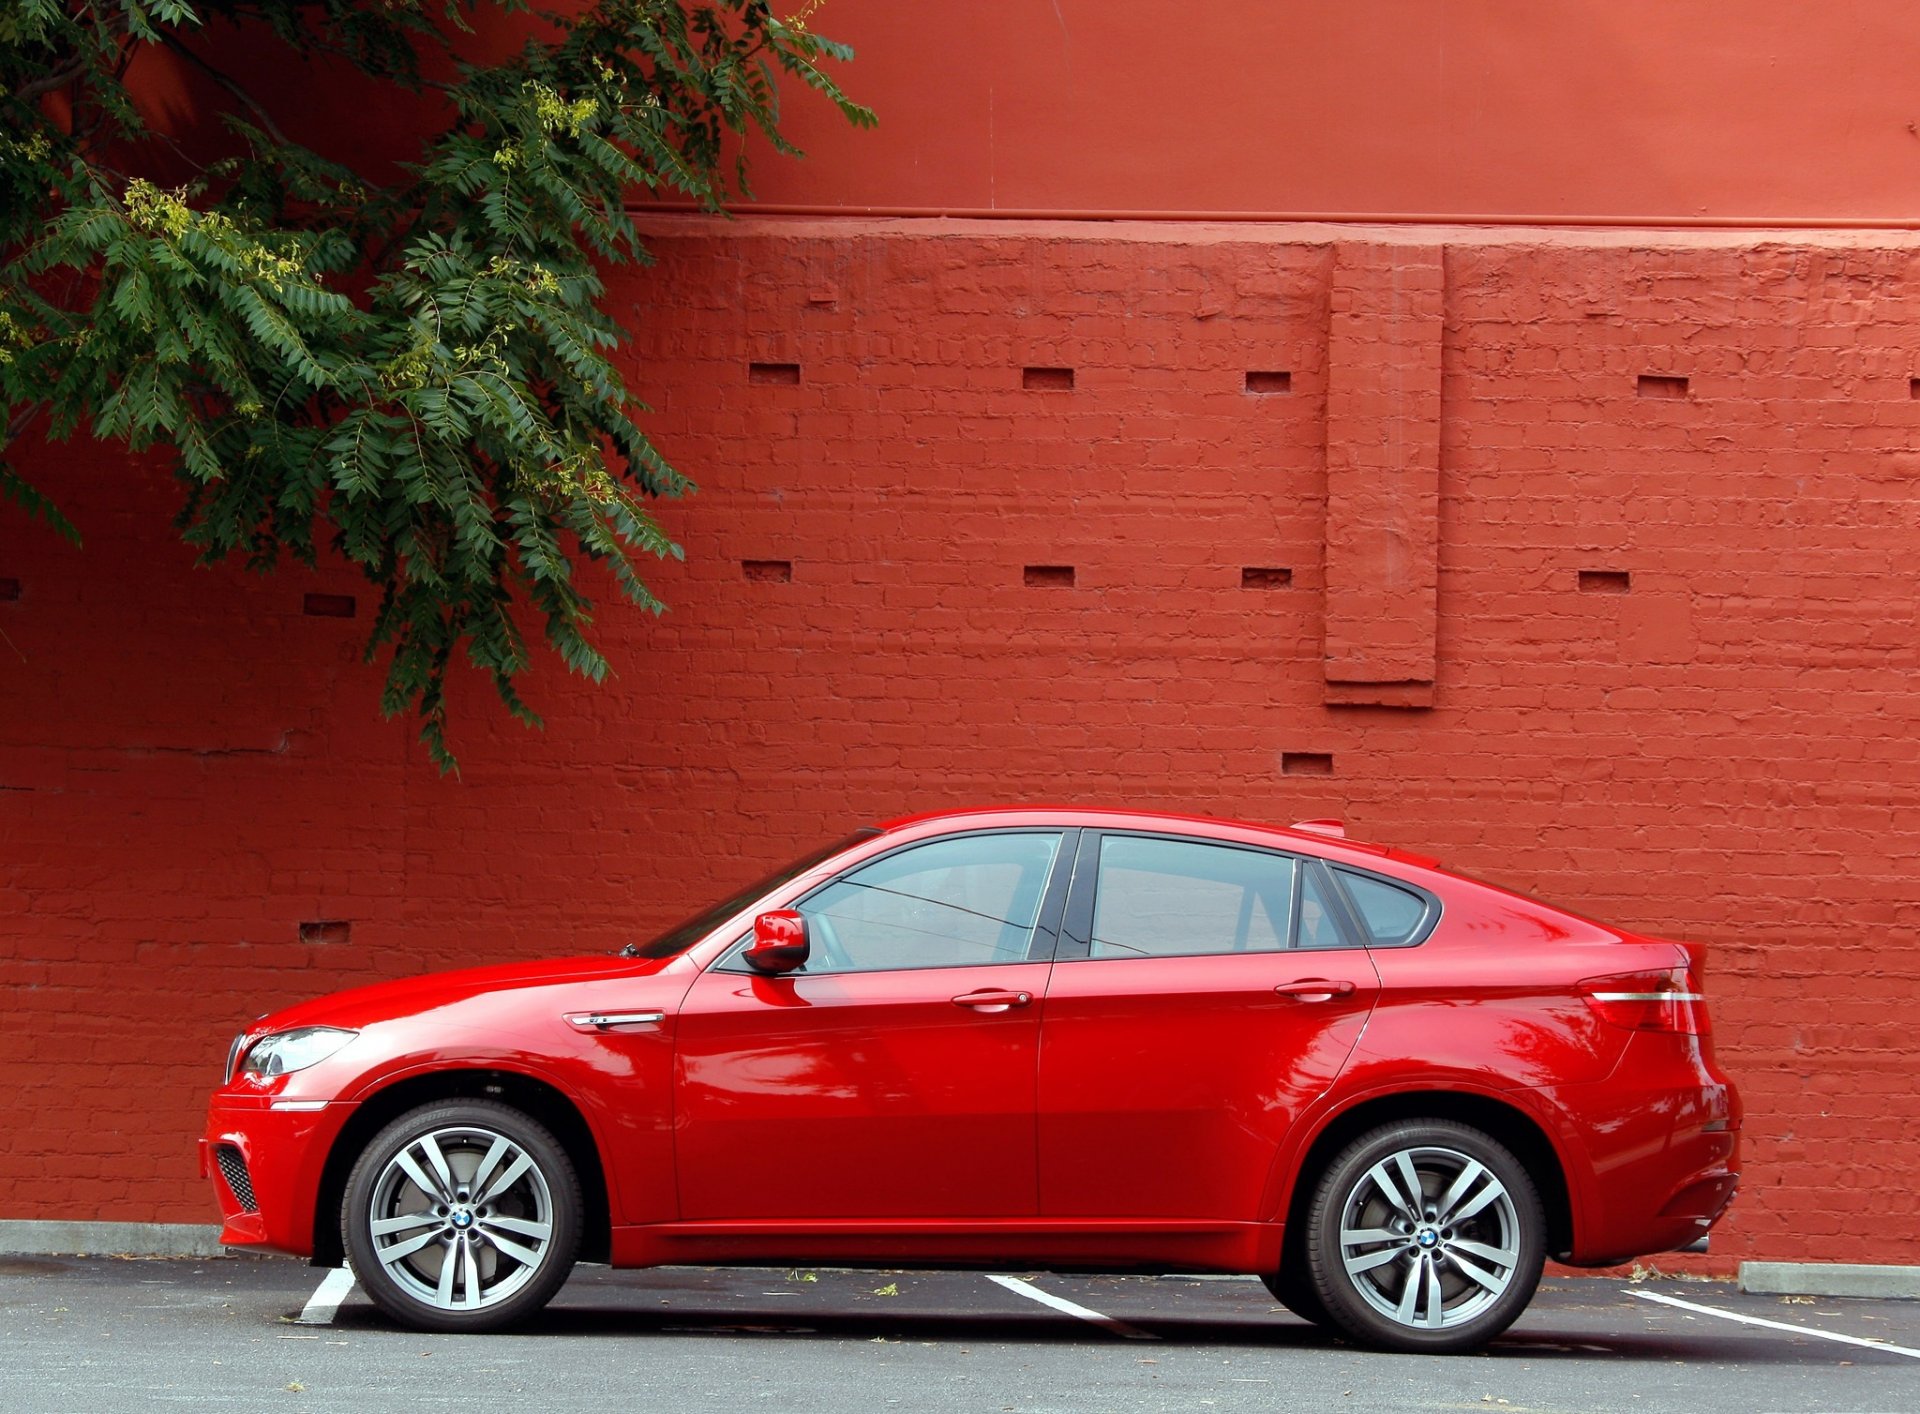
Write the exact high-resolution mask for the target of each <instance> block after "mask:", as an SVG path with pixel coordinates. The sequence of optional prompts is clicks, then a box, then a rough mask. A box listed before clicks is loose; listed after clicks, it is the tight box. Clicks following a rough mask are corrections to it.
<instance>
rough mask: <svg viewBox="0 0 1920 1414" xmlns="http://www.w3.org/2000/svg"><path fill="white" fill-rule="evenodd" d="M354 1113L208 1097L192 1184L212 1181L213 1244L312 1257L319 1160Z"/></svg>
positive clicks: (264, 1099)
mask: <svg viewBox="0 0 1920 1414" xmlns="http://www.w3.org/2000/svg"><path fill="white" fill-rule="evenodd" d="M294 1105H297V1106H299V1108H291V1107H290V1106H294ZM355 1108H357V1107H356V1106H355V1105H354V1104H352V1103H351V1102H347V1101H339V1100H331V1101H289V1100H286V1099H276V1098H273V1097H269V1096H265V1095H229V1094H225V1093H221V1094H216V1095H215V1096H214V1098H213V1104H212V1105H211V1106H210V1107H209V1109H208V1112H207V1127H206V1133H205V1134H204V1135H203V1136H202V1138H201V1140H200V1176H201V1177H202V1178H208V1179H211V1180H212V1182H213V1187H214V1193H215V1195H216V1196H217V1198H218V1199H219V1203H220V1218H221V1226H220V1241H221V1242H222V1243H224V1244H226V1245H227V1246H229V1247H249V1248H253V1249H255V1250H258V1251H264V1252H284V1253H287V1254H289V1255H291V1256H295V1257H309V1256H312V1255H313V1238H314V1222H315V1206H316V1204H317V1202H318V1199H319V1194H320V1180H321V1176H322V1174H323V1173H324V1172H325V1170H326V1163H327V1155H328V1154H329V1153H331V1152H332V1150H333V1144H334V1140H336V1139H337V1138H339V1136H340V1131H341V1129H342V1128H343V1127H345V1125H346V1123H347V1120H348V1119H349V1118H350V1117H351V1116H352V1113H353V1111H354V1110H355Z"/></svg>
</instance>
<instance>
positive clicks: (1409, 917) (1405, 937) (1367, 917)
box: [1334, 869, 1432, 948]
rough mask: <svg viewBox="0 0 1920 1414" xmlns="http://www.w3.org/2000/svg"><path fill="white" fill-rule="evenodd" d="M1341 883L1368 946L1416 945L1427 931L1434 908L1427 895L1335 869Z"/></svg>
mask: <svg viewBox="0 0 1920 1414" xmlns="http://www.w3.org/2000/svg"><path fill="white" fill-rule="evenodd" d="M1334 872H1335V873H1337V874H1338V875H1339V876H1340V883H1341V886H1342V887H1343V888H1345V889H1346V891H1347V897H1348V898H1349V899H1350V900H1352V902H1353V911H1354V912H1355V913H1356V914H1358V915H1359V917H1360V923H1361V926H1362V927H1364V928H1365V929H1366V931H1367V942H1368V944H1369V945H1371V946H1373V947H1377V948H1391V947H1397V946H1399V945H1400V944H1401V943H1410V942H1414V941H1416V940H1417V939H1418V938H1419V937H1420V936H1421V934H1422V933H1423V932H1424V931H1425V928H1426V924H1427V919H1428V916H1429V914H1430V912H1431V910H1432V905H1431V904H1429V903H1428V902H1427V897H1426V895H1425V894H1419V893H1415V892H1414V891H1413V890H1412V889H1408V888H1403V887H1401V886H1400V885H1399V884H1390V883H1388V882H1387V881H1386V880H1385V879H1382V878H1378V877H1376V876H1375V875H1372V874H1358V873H1355V872H1354V871H1353V870H1351V869H1336V870H1335V871H1334Z"/></svg>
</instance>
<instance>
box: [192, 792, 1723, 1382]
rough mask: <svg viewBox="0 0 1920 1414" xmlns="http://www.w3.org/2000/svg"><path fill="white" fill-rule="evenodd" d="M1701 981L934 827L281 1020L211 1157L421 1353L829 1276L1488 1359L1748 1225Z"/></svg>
mask: <svg viewBox="0 0 1920 1414" xmlns="http://www.w3.org/2000/svg"><path fill="white" fill-rule="evenodd" d="M1700 963H1701V958H1700V949H1699V948H1698V947H1697V946H1694V945H1690V944H1683V943H1675V942H1666V941H1662V940H1659V939H1655V938H1646V937H1639V936H1636V935H1634V934H1631V933H1625V932H1622V931H1620V930H1618V929H1614V928H1609V927H1606V926H1604V925H1602V924H1598V923H1593V922H1590V921H1588V920H1586V919H1583V918H1578V917H1575V916H1573V915H1570V914H1567V913H1563V912H1561V911H1560V910H1558V909H1554V908H1550V907H1548V906H1546V905H1545V904H1541V903H1538V902H1535V901H1534V900H1532V899H1528V898H1524V897H1521V896H1519V895H1516V894H1513V893H1509V892H1507V891H1505V890H1503V889H1499V888H1495V887H1493V886H1491V885H1488V884H1483V883H1478V882H1476V881H1474V880H1471V879H1467V878H1463V877H1461V876H1460V875H1457V874H1453V873H1449V872H1448V871H1446V870H1444V869H1442V868H1440V867H1439V866H1438V865H1437V864H1436V863H1435V862H1434V861H1432V860H1427V859H1422V858H1419V857H1417V856H1414V855H1409V854H1405V853H1402V852H1401V851H1399V850H1392V849H1383V848H1380V847H1378V846H1375V845H1367V844H1361V843H1359V842H1357V841H1353V840H1348V839H1346V838H1344V836H1343V834H1342V832H1341V830H1340V829H1339V827H1338V826H1337V825H1333V824H1331V823H1329V822H1311V823H1309V824H1306V825H1302V826H1296V827H1295V828H1293V829H1276V828H1271V827H1267V826H1261V825H1248V824H1234V823H1228V822H1225V821H1219V820H1203V819H1189V818H1183V817H1177V816H1168V815H1156V814H1146V813H1141V812H1137V811H1112V810H1039V809H1001V810H982V811H970V812H961V813H954V814H944V815H936V816H922V817H915V818H912V819H905V820H898V821H893V822H891V823H888V824H885V825H882V826H880V827H878V828H873V829H866V830H861V831H859V832H858V833H856V834H854V835H852V836H850V837H848V838H847V839H844V840H841V841H840V842H838V843H837V844H834V845H833V846H831V847H830V848H827V849H823V850H820V851H818V852H817V853H814V854H812V855H809V856H807V857H806V858H804V859H801V860H799V861H797V862H795V863H794V864H791V865H789V866H788V867H787V868H785V869H782V870H780V871H779V872H778V873H776V874H774V875H772V876H771V877H769V878H767V879H764V880H762V881H760V882H759V883H757V884H754V885H753V886H751V887H750V888H747V889H743V890H742V891H741V892H739V893H737V894H735V895H734V896H733V897H731V898H729V899H727V900H725V901H724V902H722V903H720V904H718V905H716V906H715V907H713V908H711V909H709V910H707V911H706V912H705V913H702V914H701V915H699V916H698V917H696V918H693V919H690V920H689V921H687V922H686V923H684V924H682V925H681V926H679V927H677V928H674V929H672V930H671V931H670V932H667V933H665V934H662V935H661V936H660V937H658V938H655V939H654V940H653V941H651V942H649V943H645V944H641V945H637V946H630V947H628V948H627V949H625V950H624V951H623V953H622V954H621V955H620V956H617V957H611V958H609V957H591V958H562V959H555V960H552V961H547V962H538V963H527V964H516V965H512V966H503V967H488V968H479V969H475V970H472V971H465V972H453V973H446V974H441V975H436V976H430V977H421V978H415V979H412V980H409V981H402V982H394V983H389V984H386V985H382V986H375V987H365V988H361V989H359V990H356V991H349V992H342V993H339V994H336V995H334V996H330V997H324V998H321V999H320V1000H317V1001H312V1002H307V1003H304V1004H302V1005H299V1006H295V1007H292V1008H289V1009H287V1010H285V1011H281V1012H277V1013H275V1014H273V1015H271V1016H267V1017H264V1018H262V1019H261V1020H260V1021H258V1022H256V1023H254V1024H253V1025H252V1026H250V1027H248V1028H247V1029H246V1031H244V1032H243V1033H242V1034H241V1035H240V1036H239V1037H238V1038H236V1039H235V1041H234V1043H233V1048H232V1051H231V1053H230V1054H229V1057H228V1061H227V1075H226V1080H225V1083H224V1084H222V1086H221V1087H220V1089H219V1090H218V1091H217V1092H216V1093H215V1095H214V1097H213V1103H212V1110H211V1113H210V1115H209V1117H208V1122H207V1132H206V1137H205V1139H204V1140H203V1141H202V1155H203V1163H204V1165H205V1167H206V1169H207V1171H208V1172H209V1174H216V1175H217V1176H218V1177H217V1181H216V1189H217V1192H218V1194H219V1200H220V1205H221V1208H222V1211H223V1214H224V1217H225V1228H224V1231H223V1233H222V1240H223V1241H225V1242H228V1243H231V1244H235V1245H241V1246H251V1247H258V1248H266V1249H271V1250H276V1251H281V1252H290V1253H295V1254H300V1255H310V1256H311V1257H312V1258H313V1260H314V1262H315V1263H316V1264H317V1265H336V1264H338V1263H340V1262H341V1261H342V1259H343V1258H345V1259H349V1260H350V1261H351V1263H352V1266H353V1269H354V1271H355V1273H356V1274H357V1276H358V1279H359V1281H360V1283H361V1284H362V1285H363V1286H364V1287H365V1288H366V1290H367V1292H368V1294H369V1295H370V1296H371V1297H372V1298H373V1300H374V1301H375V1302H376V1303H377V1304H378V1305H379V1306H380V1307H381V1308H382V1309H384V1310H385V1311H386V1312H387V1313H388V1314H390V1315H391V1316H392V1317H394V1318H395V1319H397V1320H399V1321H402V1322H404V1323H406V1324H409V1325H412V1326H417V1327H421V1328H426V1329H432V1330H443V1331H478V1330H490V1329H495V1328H498V1327H501V1326H505V1325H508V1324H509V1323H512V1322H514V1321H517V1320H520V1319H523V1318H525V1317H527V1316H528V1315H530V1314H532V1313H533V1312H534V1311H536V1310H538V1309H539V1308H540V1307H541V1306H542V1305H543V1304H544V1303H545V1302H546V1301H547V1300H548V1299H549V1298H550V1297H551V1296H552V1295H553V1294H554V1292H555V1291H556V1290H557V1289H558V1288H559V1286H560V1285H561V1283H562V1282H563V1281H565V1280H566V1277H567V1274H568V1272H569V1270H570V1269H571V1268H572V1266H573V1264H574V1262H575V1261H576V1260H588V1261H601V1262H611V1263H612V1264H613V1265H615V1266H622V1267H638V1266H652V1265H662V1264H669V1263H701V1264H718V1263H743V1264H745V1263H752V1264H765V1263H802V1262H805V1263H834V1264H841V1265H860V1264H874V1265H886V1266H914V1265H921V1266H948V1267H954V1266H958V1267H1012V1268H1016V1269H1021V1270H1031V1269H1050V1268H1051V1269H1061V1270H1069V1269H1070V1270H1078V1271H1112V1272H1151V1271H1212V1272H1241V1273H1251V1274H1256V1275H1258V1276H1260V1277H1262V1278H1263V1279H1264V1280H1265V1281H1266V1282H1267V1284H1268V1285H1269V1286H1270V1287H1271V1288H1272V1289H1273V1291H1274V1293H1275V1295H1276V1296H1277V1297H1278V1298H1279V1299H1280V1300H1281V1301H1283V1302H1284V1303H1285V1304H1286V1305H1287V1306H1288V1307H1289V1308H1291V1309H1292V1310H1294V1311H1295V1312H1297V1313H1299V1314H1300V1315H1301V1316H1304V1317H1306V1318H1307V1319H1308V1320H1311V1321H1315V1322H1319V1323H1322V1324H1324V1325H1329V1326H1332V1327H1334V1328H1337V1329H1338V1330H1340V1331H1343V1332H1345V1333H1346V1334H1348V1335H1349V1336H1352V1337H1354V1338H1357V1339H1359V1340H1361V1341H1364V1342H1367V1343H1370V1344H1373V1345H1377V1346H1384V1347H1388V1348H1393V1349H1399V1350H1415V1351H1449V1350H1461V1349H1467V1348H1471V1347H1473V1346H1476V1345H1479V1344H1481V1343H1482V1342H1484V1341H1486V1340H1488V1339H1490V1338H1491V1337H1493V1336H1494V1335H1497V1334H1498V1333H1499V1332H1500V1331H1502V1330H1504V1329H1505V1328H1506V1327H1507V1326H1508V1325H1509V1324H1510V1323H1511V1322H1512V1321H1513V1320H1514V1318H1515V1317H1516V1316H1518V1315H1519V1314H1520V1312H1521V1310H1522V1309H1524V1307H1525V1306H1526V1304H1527V1302H1528V1301H1529V1299H1530V1298H1531V1297H1532V1294H1533V1291H1534V1287H1535V1284H1536V1282H1537V1281H1538V1279H1539V1275H1540V1270H1541V1264H1542V1262H1543V1260H1544V1259H1545V1258H1546V1257H1548V1256H1549V1255H1551V1256H1554V1257H1556V1258H1557V1259H1559V1260H1561V1261H1564V1262H1571V1263H1574V1264H1576V1265H1600V1264H1606V1263H1614V1262H1619V1261H1623V1260H1625V1259H1628V1258H1631V1257H1636V1256H1640V1255H1642V1254H1646V1253H1652V1252H1661V1251H1667V1250H1671V1249H1674V1248H1678V1247H1685V1246H1688V1245H1691V1244H1694V1243H1696V1242H1697V1241H1698V1239H1700V1238H1701V1237H1702V1236H1704V1234H1705V1233H1706V1231H1707V1229H1708V1228H1709V1227H1711V1226H1712V1224H1713V1223H1714V1221H1715V1220H1716V1219H1718V1218H1719V1216H1720V1215H1721V1213H1722V1212H1723V1211H1724V1210H1725V1209H1726V1206H1727V1204H1728V1202H1729V1201H1730V1200H1731V1199H1732V1196H1733V1191H1734V1187H1735V1184H1736V1182H1737V1177H1738V1167H1737V1163H1736V1157H1737V1145H1738V1136H1739V1127H1740V1105H1739V1099H1738V1097H1737V1095H1736V1094H1735V1091H1734V1088H1733V1085H1732V1084H1731V1082H1730V1081H1729V1080H1728V1079H1727V1077H1726V1076H1725V1075H1724V1074H1722V1073H1721V1071H1720V1070H1719V1069H1718V1068H1717V1067H1716V1066H1715V1064H1714V1061H1713V1056H1712V1052H1711V1049H1710V1044H1709V1040H1708V1027H1707V1013H1706V1008H1705V1006H1704V1004H1703V1001H1702V997H1701V992H1700Z"/></svg>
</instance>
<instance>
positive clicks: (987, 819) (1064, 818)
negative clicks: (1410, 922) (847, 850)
mask: <svg viewBox="0 0 1920 1414" xmlns="http://www.w3.org/2000/svg"><path fill="white" fill-rule="evenodd" d="M943 824H952V825H968V824H978V825H986V824H993V825H1006V826H1022V825H1026V826H1033V825H1059V826H1063V827H1067V828H1074V827H1080V828H1099V827H1102V826H1107V827H1118V828H1125V829H1135V830H1152V829H1155V828H1166V829H1170V830H1172V832H1174V833H1179V834H1190V833H1193V832H1194V829H1193V827H1195V826H1198V827H1200V833H1204V834H1210V835H1214V836H1216V837H1219V838H1226V839H1232V838H1235V837H1238V838H1241V839H1243V840H1245V841H1246V842H1248V843H1255V842H1259V843H1267V844H1276V845H1285V846H1288V847H1290V848H1295V849H1299V848H1303V847H1304V848H1305V849H1306V850H1307V852H1309V853H1312V854H1320V855H1329V856H1332V857H1335V858H1337V857H1339V855H1340V853H1341V852H1342V851H1351V852H1352V853H1353V854H1355V855H1362V856H1372V857H1374V858H1380V859H1395V860H1398V861H1400V862H1402V863H1405V864H1412V865H1417V866H1419V867H1422V868H1428V869H1432V868H1436V867H1438V865H1439V861H1438V860H1436V859H1431V858H1428V857H1426V856H1425V855H1420V854H1414V853H1410V852H1408V851H1404V850H1400V849H1395V848H1393V847H1391V846H1388V845H1381V844H1371V843H1369V842H1367V841H1365V840H1354V839H1348V838H1346V837H1345V835H1344V834H1343V833H1335V832H1334V831H1335V830H1336V829H1338V824H1337V822H1330V821H1320V820H1315V821H1313V822H1312V824H1313V825H1315V826H1322V827H1323V828H1315V829H1302V828H1299V827H1297V826H1285V825H1267V824H1261V823H1259V822H1257V821H1252V820H1228V819H1225V818H1222V817H1218V816H1211V815H1182V814H1177V813H1175V812H1172V811H1164V810H1127V809H1119V808H1116V807H1112V806H1086V805H997V806H995V805H988V806H975V807H972V808H969V809H964V810H935V811H928V812H925V813H922V814H918V815H902V816H900V817H899V818H897V819H893V820H883V821H881V822H880V824H879V827H878V828H880V829H881V830H883V831H885V832H886V833H888V834H892V833H893V832H895V831H897V830H905V829H917V828H920V827H922V826H938V825H943ZM1326 827H1330V828H1326Z"/></svg>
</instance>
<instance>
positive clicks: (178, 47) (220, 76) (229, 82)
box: [160, 30, 294, 147]
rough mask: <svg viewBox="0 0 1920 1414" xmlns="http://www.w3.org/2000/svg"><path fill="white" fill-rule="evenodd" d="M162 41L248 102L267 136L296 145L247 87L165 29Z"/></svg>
mask: <svg viewBox="0 0 1920 1414" xmlns="http://www.w3.org/2000/svg"><path fill="white" fill-rule="evenodd" d="M160 42H161V43H162V44H164V45H166V46H167V48H169V49H171V50H172V51H173V52H174V53H176V54H178V55H179V56H180V57H181V58H182V59H185V60H186V61H187V62H188V63H189V64H192V65H193V66H194V67H195V68H196V69H198V70H200V72H201V73H203V74H205V75H206V76H207V77H208V78H210V79H212V80H213V81H214V82H215V83H217V84H219V85H220V87H222V88H224V89H225V90H226V91H227V92H228V93H231V94H232V95H233V96H234V97H235V98H237V99H239V100H240V101H241V102H242V103H244V104H246V106H247V111H248V112H249V113H251V114H253V116H254V117H255V118H257V119H259V120H260V126H261V128H262V129H264V130H265V131H266V134H267V136H269V137H271V138H272V139H273V140H274V141H275V142H277V143H279V144H280V145H281V146H282V147H292V146H294V144H293V143H292V142H290V141H289V140H288V138H287V135H286V134H285V133H283V132H281V131H280V125H279V124H278V123H276V122H274V121H273V114H271V113H269V112H268V111H267V110H266V109H265V108H263V107H261V106H260V102H259V100H258V99H256V98H255V97H254V96H253V95H252V94H251V93H248V92H247V91H246V89H244V88H242V87H241V86H240V85H239V84H238V83H236V82H235V81H234V80H233V79H232V78H230V77H229V76H228V75H226V74H225V73H223V72H221V71H220V70H219V69H216V68H215V67H214V66H213V65H211V64H209V63H208V62H207V61H206V60H205V59H202V58H201V57H200V56H199V55H198V54H196V53H194V52H193V51H192V50H191V49H189V48H187V46H186V45H184V44H182V43H181V42H180V41H179V40H178V39H177V38H175V37H174V36H173V35H171V34H168V33H167V32H166V31H164V30H162V31H161V33H160Z"/></svg>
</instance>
